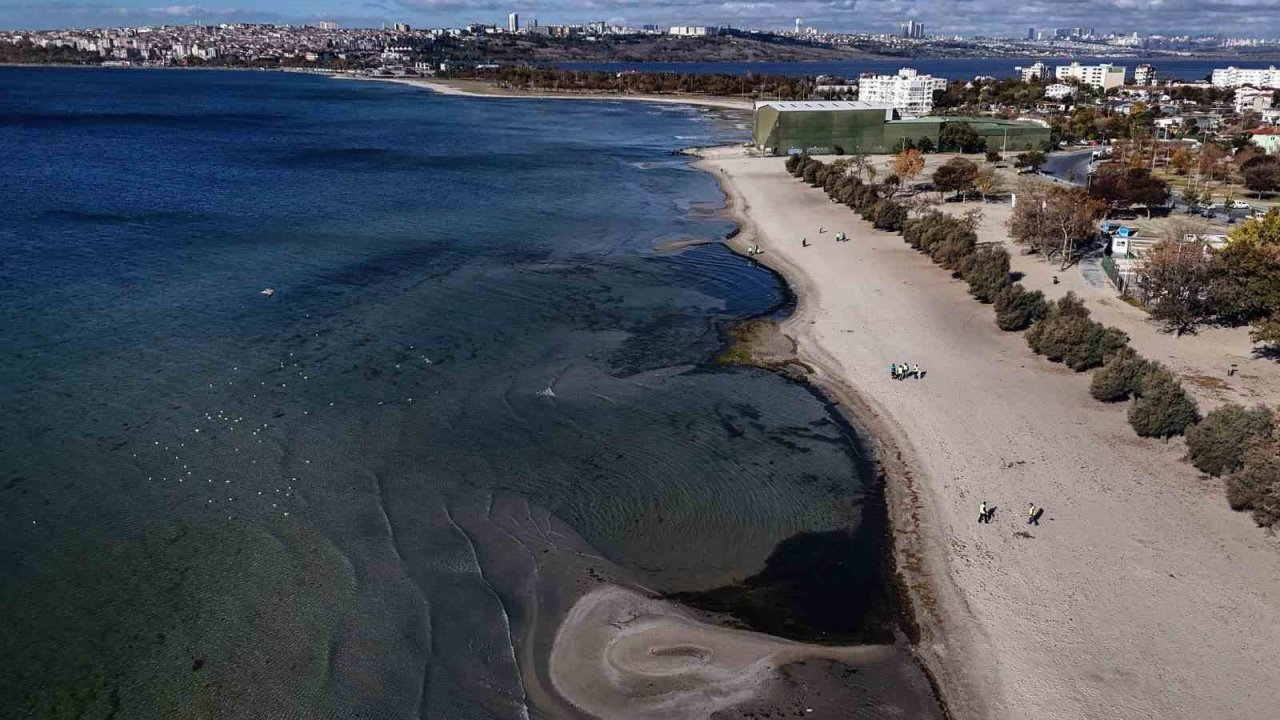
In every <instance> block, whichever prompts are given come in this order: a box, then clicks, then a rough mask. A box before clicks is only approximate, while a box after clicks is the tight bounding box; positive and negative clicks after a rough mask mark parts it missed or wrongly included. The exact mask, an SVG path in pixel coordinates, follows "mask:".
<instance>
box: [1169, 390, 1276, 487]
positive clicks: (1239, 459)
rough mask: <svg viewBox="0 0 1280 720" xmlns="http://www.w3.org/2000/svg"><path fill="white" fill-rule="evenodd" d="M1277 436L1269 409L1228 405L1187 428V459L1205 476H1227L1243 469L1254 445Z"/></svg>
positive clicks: (1259, 406)
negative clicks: (1206, 474) (1247, 455)
mask: <svg viewBox="0 0 1280 720" xmlns="http://www.w3.org/2000/svg"><path fill="white" fill-rule="evenodd" d="M1274 432H1275V419H1274V418H1273V417H1272V414H1271V411H1270V410H1268V409H1267V408H1265V407H1263V406H1262V405H1258V406H1257V407H1254V408H1245V407H1243V406H1241V405H1237V404H1235V403H1227V404H1225V405H1222V406H1220V407H1218V408H1217V409H1215V410H1214V411H1213V412H1210V413H1209V414H1208V415H1206V416H1205V417H1204V419H1203V420H1201V421H1200V422H1198V423H1196V424H1195V425H1193V426H1191V427H1190V428H1187V457H1188V458H1189V459H1190V460H1191V464H1192V465H1195V466H1196V467H1197V468H1199V469H1200V470H1202V471H1203V472H1206V473H1208V474H1210V475H1215V476H1216V475H1226V474H1228V473H1231V472H1233V471H1235V470H1237V469H1239V468H1240V465H1241V464H1242V463H1243V462H1244V453H1245V450H1247V449H1248V448H1249V445H1250V444H1252V443H1253V442H1254V441H1255V440H1257V439H1259V438H1271V437H1272V435H1273V434H1274Z"/></svg>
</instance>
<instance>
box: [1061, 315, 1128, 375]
mask: <svg viewBox="0 0 1280 720" xmlns="http://www.w3.org/2000/svg"><path fill="white" fill-rule="evenodd" d="M1086 322H1087V323H1088V325H1087V327H1086V328H1085V329H1084V334H1083V336H1082V337H1081V338H1080V341H1079V342H1077V343H1075V344H1073V345H1071V346H1070V347H1068V348H1067V352H1066V354H1065V355H1063V357H1062V362H1063V363H1064V364H1066V366H1067V367H1069V368H1071V369H1072V370H1075V371H1076V372H1084V371H1085V370H1091V369H1093V368H1096V367H1101V366H1102V364H1103V363H1105V362H1106V361H1107V359H1108V358H1110V357H1111V356H1112V355H1115V354H1116V353H1117V352H1119V351H1120V350H1122V349H1124V348H1126V347H1128V346H1129V336H1128V335H1126V334H1125V333H1124V332H1123V331H1120V330H1117V329H1116V328H1113V327H1107V326H1105V325H1103V324H1101V323H1096V322H1094V321H1092V320H1088V321H1086Z"/></svg>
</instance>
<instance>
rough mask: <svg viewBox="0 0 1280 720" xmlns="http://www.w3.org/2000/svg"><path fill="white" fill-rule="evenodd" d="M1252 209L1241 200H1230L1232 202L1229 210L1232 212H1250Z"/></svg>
mask: <svg viewBox="0 0 1280 720" xmlns="http://www.w3.org/2000/svg"><path fill="white" fill-rule="evenodd" d="M1252 208H1253V206H1252V205H1250V204H1249V203H1247V202H1245V201H1243V200H1232V201H1231V209H1232V210H1250V209H1252Z"/></svg>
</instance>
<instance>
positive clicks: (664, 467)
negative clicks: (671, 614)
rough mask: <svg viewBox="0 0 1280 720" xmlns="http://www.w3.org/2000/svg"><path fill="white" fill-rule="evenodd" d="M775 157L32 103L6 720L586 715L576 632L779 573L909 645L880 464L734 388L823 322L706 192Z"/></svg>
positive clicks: (639, 108) (494, 112) (534, 123)
mask: <svg viewBox="0 0 1280 720" xmlns="http://www.w3.org/2000/svg"><path fill="white" fill-rule="evenodd" d="M748 122H749V119H748V118H745V117H743V116H740V115H735V114H732V113H724V112H720V111H713V110H708V109H705V108H691V107H684V106H676V105H657V104H647V103H638V102H612V101H610V102H572V101H524V100H502V99H486V100H477V99H469V98H459V97H446V96H438V95H433V94H431V93H428V92H425V91H423V90H420V89H417V88H411V87H405V86H400V85H395V84H383V83H376V82H356V81H342V80H335V79H330V78H323V77H314V76H303V75H291V74H283V73H266V72H230V71H163V70H104V69H39V68H6V69H0V154H2V156H3V158H4V172H3V173H0V199H2V202H0V317H3V322H0V347H3V348H4V362H3V363H0V517H2V518H3V522H2V523H0V618H3V620H0V648H3V652H0V708H3V710H0V716H3V717H22V718H33V717H81V718H108V717H120V718H125V717H127V718H162V717H163V718H171V717H219V718H241V717H243V718H251V717H252V718H258V717H282V718H283V717H298V718H302V717H306V718H404V717H423V718H427V717H430V718H453V719H466V718H506V717H511V718H528V717H539V718H540V717H561V716H563V714H562V713H561V711H560V710H559V709H557V707H556V706H553V705H548V704H540V701H539V700H538V699H537V698H534V697H530V696H528V695H527V694H526V693H525V691H524V689H523V688H524V686H525V684H526V680H527V678H529V676H530V673H541V672H544V668H542V667H541V665H542V663H544V662H545V657H542V656H541V655H540V654H539V651H538V649H537V648H534V647H533V646H531V645H529V644H527V643H521V642H520V640H519V638H522V637H525V636H527V635H528V631H529V628H530V627H531V626H532V624H533V623H534V622H535V621H536V620H537V619H538V618H539V617H540V614H543V615H545V614H546V613H547V612H548V611H547V609H546V608H547V607H549V606H550V604H544V605H538V603H537V602H534V601H535V600H538V599H540V598H543V599H545V598H555V597H572V596H573V595H574V594H575V593H578V594H580V593H582V592H585V591H586V590H588V589H589V588H590V587H592V586H593V585H596V584H598V583H602V582H614V583H618V584H622V585H626V586H628V587H634V588H639V589H642V590H643V591H645V592H648V593H653V594H656V595H668V594H674V593H681V594H682V595H679V596H678V597H685V598H688V600H689V602H690V603H692V604H695V605H696V604H697V597H698V594H699V593H701V592H703V591H713V590H715V589H717V588H722V587H727V586H733V585H734V584H735V583H741V582H742V581H743V580H744V579H745V578H750V577H756V576H759V575H760V574H761V571H762V569H763V568H765V567H766V562H767V561H768V562H770V563H771V567H772V568H773V569H774V570H775V571H778V570H781V573H782V574H784V575H786V576H787V578H788V583H790V584H789V585H788V587H791V588H797V589H800V590H801V591H802V592H803V593H808V594H809V596H810V597H808V598H807V599H806V601H805V602H806V609H805V611H804V612H805V622H804V623H803V627H805V628H806V630H805V631H804V633H801V635H802V636H800V637H797V638H796V639H800V640H814V639H818V640H821V641H824V642H836V641H840V642H856V641H859V640H871V639H874V640H875V641H876V642H894V641H895V639H896V641H897V642H898V643H899V644H901V642H902V637H901V636H902V634H901V632H900V626H902V625H904V624H903V623H900V622H899V619H900V617H901V615H900V612H901V608H899V607H898V606H897V604H896V602H895V601H894V595H895V594H894V592H893V591H892V587H891V586H892V583H891V582H890V575H891V571H890V569H889V563H888V560H887V554H888V550H887V531H886V521H885V510H884V503H883V495H882V487H881V480H880V479H879V477H878V476H877V474H876V473H875V471H874V468H873V467H872V465H871V463H870V453H869V452H868V450H867V447H868V444H867V439H866V438H865V437H863V436H862V435H861V433H860V432H859V431H858V430H857V429H856V428H854V427H852V426H850V425H849V424H848V423H847V422H846V421H845V419H844V418H843V417H842V416H841V415H840V413H838V412H837V410H836V408H835V407H833V405H832V404H831V403H830V402H829V401H828V400H827V399H826V398H824V397H823V396H822V395H821V394H819V393H818V392H816V391H815V390H814V389H813V388H812V387H809V386H807V385H805V384H803V383H800V382H796V381H794V380H792V379H789V378H787V377H784V376H782V375H779V374H776V373H773V372H769V371H766V370H762V369H756V368H750V367H741V366H727V365H722V364H719V363H717V362H716V358H717V356H718V355H719V354H720V353H721V352H722V351H723V350H724V349H725V347H726V344H727V343H728V342H729V335H728V330H729V329H730V328H731V327H732V326H734V324H735V323H738V322H741V321H744V320H746V319H749V318H759V317H770V316H772V317H779V316H782V315H785V314H786V313H787V312H790V309H791V302H790V297H789V294H788V292H787V290H786V288H785V286H784V285H783V284H782V283H781V281H780V280H779V278H778V277H776V276H775V275H773V274H772V273H770V272H769V271H767V270H765V269H763V268H761V267H759V266H757V265H755V264H753V263H751V262H749V261H748V260H746V259H744V258H741V257H739V256H737V255H735V254H733V253H731V252H730V251H729V250H728V249H727V248H726V246H725V245H724V244H723V242H722V240H723V239H724V238H725V236H726V235H727V234H729V233H730V232H731V231H732V230H733V229H734V225H733V223H732V222H731V221H730V220H729V219H728V218H726V217H725V215H724V213H723V205H724V198H723V195H722V194H721V193H720V191H719V189H718V187H717V184H716V182H715V180H714V178H712V177H710V176H708V175H707V174H704V173H702V172H700V171H697V170H695V169H693V168H691V167H690V164H689V158H687V157H685V156H681V155H678V154H673V153H674V152H675V151H677V150H679V149H680V148H684V147H688V146H698V145H710V144H714V143H725V142H739V141H742V140H743V139H745V137H746V134H747V127H748V125H747V123H748ZM507 538H510V539H513V540H519V541H521V546H522V547H523V550H521V551H520V552H521V553H527V557H526V556H525V555H519V556H516V555H508V554H503V553H496V552H494V550H493V548H495V547H502V545H501V543H502V542H506V540H507ZM529 538H533V540H530V539H529ZM511 546H512V547H514V545H511ZM779 548H784V549H786V552H781V551H780V550H779ZM833 550H834V551H835V552H833ZM560 555H563V556H565V558H566V559H570V560H574V561H575V562H578V563H579V564H580V565H583V566H585V569H584V572H583V573H581V574H580V575H578V576H574V577H572V578H569V579H566V580H564V581H563V582H560V581H556V580H554V578H551V576H549V575H538V573H537V568H538V567H541V565H540V563H541V559H544V558H551V559H554V558H556V557H558V556H560ZM570 556H572V557H570ZM815 557H821V558H826V559H825V560H823V562H814V560H813V558H815ZM788 563H793V565H794V566H793V567H781V568H779V566H780V565H781V566H785V565H787V564H788ZM517 566H519V567H517ZM513 567H516V570H513V569H512V568H513ZM602 568H603V569H602ZM774 574H775V575H776V574H778V573H777V572H775V573H774ZM530 578H533V580H530V583H531V584H530V585H529V586H528V587H525V586H523V585H520V583H523V582H525V581H526V580H529V579H530ZM549 578H550V579H549ZM833 578H834V579H833ZM535 581H536V582H535ZM557 583H559V584H557ZM535 585H536V587H535ZM547 585H551V587H546V586H547ZM530 588H534V589H530ZM535 590H536V592H535ZM783 602H784V603H785V601H783ZM758 609H759V608H757V610H758ZM766 610H767V608H766ZM690 611H691V612H692V611H693V610H692V609H691V610H690ZM732 612H733V609H732V608H730V609H729V613H730V615H732ZM779 612H789V611H788V610H787V609H786V608H782V609H780V610H779ZM765 615H766V616H767V615H770V613H768V612H766V613H765ZM868 618H872V619H875V623H877V626H876V627H875V628H873V629H872V630H871V631H868V630H867V622H868V620H867V619H868ZM543 620H544V621H545V620H546V618H543ZM554 620H556V618H551V621H554ZM729 621H732V618H730V619H729ZM752 622H753V621H752V620H751V618H747V619H745V620H740V621H739V622H737V623H736V624H738V625H745V626H747V627H751V626H752ZM766 629H767V628H766ZM804 634H808V635H811V637H804V636H803V635H804ZM870 635H874V636H876V637H875V638H871V637H869V636H870ZM517 647H519V649H520V652H519V657H517V652H516V648H517ZM904 657H905V655H904ZM904 667H906V668H907V669H905V670H903V671H902V672H901V673H899V675H898V676H895V677H899V678H900V680H899V681H895V683H896V684H893V685H892V686H891V687H868V688H864V689H862V690H860V691H859V692H860V693H862V694H861V695H860V696H859V697H858V700H857V702H856V703H852V704H850V705H849V710H848V712H849V715H847V716H848V717H879V716H882V714H883V715H891V714H893V713H892V712H889V711H887V710H886V708H900V707H903V706H904V705H903V702H906V701H902V700H901V697H902V696H906V697H908V700H909V702H906V705H907V706H912V703H915V705H917V706H920V707H933V700H932V695H931V694H930V692H931V691H930V690H929V689H928V684H927V683H926V682H925V681H924V679H923V675H922V674H921V673H920V671H919V670H918V669H917V668H915V667H914V666H913V665H910V663H907V664H906V665H904ZM893 694H897V695H898V696H900V698H899V700H895V701H893V702H892V703H891V702H889V701H888V700H884V698H887V697H889V696H890V695H893ZM932 712H933V711H932V710H930V711H929V713H930V714H932ZM916 716H920V715H916Z"/></svg>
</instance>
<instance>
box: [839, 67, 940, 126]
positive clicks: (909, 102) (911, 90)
mask: <svg viewBox="0 0 1280 720" xmlns="http://www.w3.org/2000/svg"><path fill="white" fill-rule="evenodd" d="M946 89H947V81H946V80H945V79H944V78H936V77H933V76H931V75H921V74H919V73H918V72H916V71H915V70H913V69H911V68H902V69H901V70H899V71H898V74H897V75H871V74H865V75H862V76H861V77H859V78H858V100H860V101H862V102H873V103H889V104H891V105H893V107H894V109H895V110H897V111H898V112H899V113H901V114H902V115H906V116H913V115H914V116H920V115H928V114H929V112H930V111H931V110H933V91H934V90H946Z"/></svg>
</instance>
